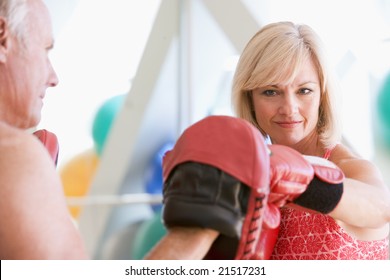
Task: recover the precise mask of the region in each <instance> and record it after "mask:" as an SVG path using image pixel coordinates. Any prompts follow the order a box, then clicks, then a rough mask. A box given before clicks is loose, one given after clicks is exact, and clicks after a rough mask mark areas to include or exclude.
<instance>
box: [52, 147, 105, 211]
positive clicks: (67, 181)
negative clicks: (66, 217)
mask: <svg viewBox="0 0 390 280" xmlns="http://www.w3.org/2000/svg"><path fill="white" fill-rule="evenodd" d="M98 163H99V158H98V156H97V154H96V152H95V150H94V149H89V150H86V151H84V152H82V153H80V154H78V155H76V156H74V157H73V158H71V159H70V160H69V161H68V162H66V163H65V164H64V165H63V166H61V168H60V171H59V173H60V177H61V181H62V185H63V188H64V193H65V196H67V197H69V196H70V197H72V196H76V197H82V196H85V195H86V194H87V192H88V190H89V186H90V184H91V183H92V179H93V176H94V175H95V171H96V168H97V166H98ZM80 210H81V209H80V207H77V206H69V211H70V213H71V215H72V217H73V218H77V217H78V216H79V213H80Z"/></svg>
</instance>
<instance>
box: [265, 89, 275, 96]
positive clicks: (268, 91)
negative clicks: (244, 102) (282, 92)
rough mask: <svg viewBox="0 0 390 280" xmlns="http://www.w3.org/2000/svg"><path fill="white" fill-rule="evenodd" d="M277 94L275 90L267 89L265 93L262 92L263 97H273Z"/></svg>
mask: <svg viewBox="0 0 390 280" xmlns="http://www.w3.org/2000/svg"><path fill="white" fill-rule="evenodd" d="M276 94H277V92H276V91H275V90H272V89H267V90H265V91H263V95H265V96H275V95H276Z"/></svg>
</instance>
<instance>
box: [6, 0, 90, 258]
mask: <svg viewBox="0 0 390 280" xmlns="http://www.w3.org/2000/svg"><path fill="white" fill-rule="evenodd" d="M52 47H53V36H52V27H51V20H50V16H49V12H48V9H47V7H46V6H45V4H44V3H43V1H42V0H0V221H1V223H2V225H1V227H0V259H85V258H86V252H85V249H84V245H83V242H82V239H81V236H80V234H79V232H78V231H77V229H76V228H75V226H74V224H73V223H72V220H71V218H70V216H69V213H68V210H67V206H66V201H65V196H64V195H63V191H62V186H61V182H60V179H59V177H58V175H57V173H56V170H55V165H54V164H53V162H52V159H51V158H50V156H49V155H48V153H47V151H46V150H45V148H44V147H43V145H42V144H41V143H40V142H39V140H37V138H36V137H34V136H32V135H31V134H30V133H28V132H27V131H26V129H29V128H32V127H35V126H36V125H37V124H38V123H39V121H40V118H41V109H42V106H43V98H44V97H45V91H46V89H47V88H48V87H54V86H56V85H57V83H58V79H57V76H56V73H55V71H54V69H53V67H52V65H51V62H50V60H49V58H48V53H49V51H50V50H51V49H52Z"/></svg>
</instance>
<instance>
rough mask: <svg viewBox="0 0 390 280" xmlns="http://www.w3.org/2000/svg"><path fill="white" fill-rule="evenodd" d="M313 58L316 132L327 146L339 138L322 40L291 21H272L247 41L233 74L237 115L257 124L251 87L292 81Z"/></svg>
mask: <svg viewBox="0 0 390 280" xmlns="http://www.w3.org/2000/svg"><path fill="white" fill-rule="evenodd" d="M308 58H310V59H312V61H313V63H314V65H315V67H316V68H317V71H318V76H319V80H320V89H321V99H320V106H319V112H318V123H317V132H318V135H319V138H320V141H321V142H322V143H323V145H324V146H325V147H326V148H329V147H332V146H334V145H335V144H336V143H337V142H338V141H340V138H341V133H340V125H339V121H338V118H337V115H336V112H337V110H336V108H335V105H336V104H335V101H334V98H335V97H334V81H333V78H332V77H331V75H330V72H329V71H328V68H327V65H326V63H325V59H324V54H323V49H322V42H321V40H320V38H319V37H318V36H317V34H316V33H315V32H314V30H313V29H312V28H310V27H309V26H307V25H298V24H294V23H292V22H278V23H271V24H268V25H266V26H264V27H263V28H262V29H261V30H260V31H258V32H257V33H256V34H255V35H254V36H253V37H252V39H251V40H250V41H249V42H248V44H247V45H246V47H245V49H244V51H243V53H242V55H241V57H240V59H239V61H238V65H237V68H236V72H235V75H234V78H233V88H232V103H233V109H234V111H235V113H236V115H237V116H238V117H240V118H243V119H246V120H247V121H249V122H251V123H252V124H253V125H255V126H256V127H257V128H258V129H260V131H261V132H262V133H263V134H264V131H263V130H262V129H261V127H260V126H259V125H258V122H257V120H256V117H255V114H254V109H253V105H252V90H254V89H256V88H259V87H262V86H266V85H272V84H278V83H279V82H281V81H283V82H284V81H286V82H291V81H292V80H293V79H294V78H295V76H296V74H297V71H298V70H299V69H300V68H301V66H302V65H303V63H305V61H306V60H307V59H308Z"/></svg>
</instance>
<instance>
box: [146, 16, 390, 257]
mask: <svg viewBox="0 0 390 280" xmlns="http://www.w3.org/2000/svg"><path fill="white" fill-rule="evenodd" d="M321 45H322V44H321V42H320V40H319V38H318V37H317V35H316V33H315V32H314V31H313V30H312V29H311V28H310V27H308V26H306V25H296V24H294V23H291V22H279V23H272V24H269V25H267V26H265V27H264V28H262V29H261V30H260V31H259V32H258V33H257V34H255V36H254V37H253V38H252V39H251V40H250V41H249V43H248V44H247V46H246V48H245V49H244V51H243V53H242V55H241V57H240V60H239V62H238V65H237V69H236V73H235V76H234V79H233V93H232V97H233V103H234V107H235V111H236V114H237V116H238V117H239V118H242V119H245V120H247V121H249V122H250V123H252V124H253V125H254V126H255V127H256V128H258V129H259V131H260V132H261V133H262V134H263V136H264V137H268V138H269V139H270V141H271V142H272V144H278V145H283V146H287V147H289V148H292V149H294V150H296V151H298V152H299V153H300V154H302V155H309V156H315V157H321V158H325V159H327V160H329V161H331V162H333V163H334V164H335V165H336V166H337V167H338V168H339V169H341V171H342V172H343V173H344V175H345V180H344V181H343V194H342V197H341V200H340V201H337V202H338V204H337V206H336V207H335V208H334V209H333V210H332V211H330V212H329V213H327V214H321V213H319V212H314V211H311V210H308V209H302V208H298V207H296V206H294V205H295V204H287V205H286V206H284V207H282V209H281V224H280V229H279V234H278V237H277V241H276V245H275V247H274V249H273V252H272V254H271V259H388V258H389V255H388V250H389V239H388V235H389V225H388V223H389V221H390V194H389V190H388V188H387V186H386V185H385V183H384V182H383V180H382V177H381V174H380V172H379V171H378V169H377V168H376V167H375V166H374V165H373V164H372V163H371V162H369V161H367V160H364V159H362V158H360V157H359V156H357V155H355V154H354V153H352V151H350V149H349V148H348V147H346V146H345V145H343V144H342V143H341V142H340V138H341V137H340V135H341V134H340V130H339V124H338V122H337V117H336V109H335V105H334V100H333V98H334V97H333V94H334V89H333V87H332V86H333V85H332V79H331V77H330V74H329V70H328V69H327V67H326V63H325V60H324V56H323V53H322V50H321ZM260 137H261V136H260ZM183 185H186V183H185V182H184V183H183ZM176 187H177V186H176ZM179 187H183V188H184V186H179ZM271 192H272V189H271ZM217 237H218V231H215V230H213V229H210V228H206V229H204V228H201V227H173V228H170V230H169V233H168V235H167V236H166V237H164V238H163V239H162V240H161V242H160V243H159V244H158V245H157V246H156V247H155V248H154V249H153V250H152V251H151V252H150V254H149V256H148V258H150V259H159V258H161V259H164V258H168V259H176V258H179V259H182V258H190V259H196V258H203V257H204V256H205V254H206V253H207V251H208V249H209V248H210V246H211V245H212V244H213V243H214V241H215V240H216V238H217ZM214 244H215V243H214Z"/></svg>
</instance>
